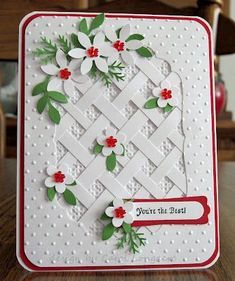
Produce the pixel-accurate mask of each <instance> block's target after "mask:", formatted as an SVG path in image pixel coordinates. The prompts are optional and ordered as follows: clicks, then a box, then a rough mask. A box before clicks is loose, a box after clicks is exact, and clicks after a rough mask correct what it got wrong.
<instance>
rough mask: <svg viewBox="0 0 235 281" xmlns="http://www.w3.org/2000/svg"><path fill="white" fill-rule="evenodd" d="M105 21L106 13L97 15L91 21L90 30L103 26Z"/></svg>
mask: <svg viewBox="0 0 235 281" xmlns="http://www.w3.org/2000/svg"><path fill="white" fill-rule="evenodd" d="M103 22H104V14H103V13H102V14H99V15H97V16H96V17H95V18H94V19H93V20H92V22H91V25H90V30H89V32H91V31H92V30H94V29H96V28H98V27H99V26H101V25H102V24H103Z"/></svg>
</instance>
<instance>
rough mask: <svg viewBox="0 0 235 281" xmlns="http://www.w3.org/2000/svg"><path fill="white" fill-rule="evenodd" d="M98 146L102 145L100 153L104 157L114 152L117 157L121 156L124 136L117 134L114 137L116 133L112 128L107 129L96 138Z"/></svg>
mask: <svg viewBox="0 0 235 281" xmlns="http://www.w3.org/2000/svg"><path fill="white" fill-rule="evenodd" d="M96 141H97V143H98V144H100V145H102V146H103V148H102V153H103V155H104V156H109V155H111V154H112V152H114V153H115V154H117V155H121V154H123V152H124V147H123V145H122V143H123V142H124V141H125V135H124V134H122V133H119V134H118V135H116V131H115V130H114V129H113V128H111V127H110V128H107V129H106V131H105V134H103V135H101V136H99V137H97V138H96Z"/></svg>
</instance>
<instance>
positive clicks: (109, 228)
mask: <svg viewBox="0 0 235 281" xmlns="http://www.w3.org/2000/svg"><path fill="white" fill-rule="evenodd" d="M115 229H116V228H115V226H113V224H112V223H109V224H107V225H106V226H105V227H104V230H103V233H102V240H108V239H109V238H110V237H112V235H113V233H114V232H115Z"/></svg>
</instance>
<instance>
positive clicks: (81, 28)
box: [78, 19, 89, 35]
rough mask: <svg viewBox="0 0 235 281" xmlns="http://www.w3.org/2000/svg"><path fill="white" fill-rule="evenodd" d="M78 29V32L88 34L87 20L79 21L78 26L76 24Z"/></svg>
mask: <svg viewBox="0 0 235 281" xmlns="http://www.w3.org/2000/svg"><path fill="white" fill-rule="evenodd" d="M78 30H79V31H80V32H83V33H85V34H87V35H88V34H89V28H88V25H87V21H86V19H82V20H81V21H80V23H79V26H78Z"/></svg>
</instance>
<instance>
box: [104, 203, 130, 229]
mask: <svg viewBox="0 0 235 281" xmlns="http://www.w3.org/2000/svg"><path fill="white" fill-rule="evenodd" d="M133 208H134V205H133V203H132V202H131V201H128V202H125V203H124V201H123V200H122V199H120V198H115V199H114V200H113V206H109V207H108V208H107V209H106V210H105V214H106V215H107V216H108V217H111V218H112V224H113V225H114V226H115V227H120V226H121V225H122V224H123V222H125V223H128V224H131V223H132V222H133V216H132V210H133Z"/></svg>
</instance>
